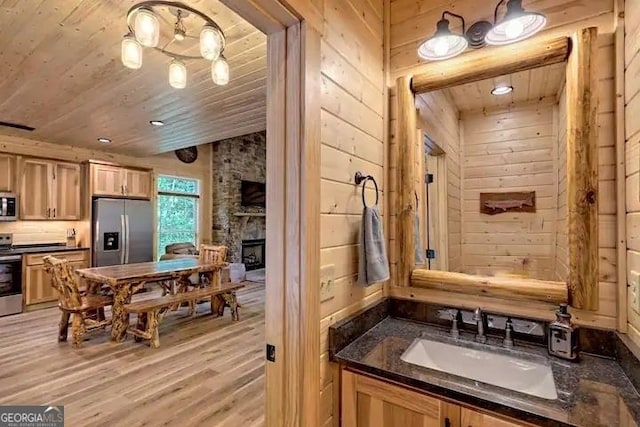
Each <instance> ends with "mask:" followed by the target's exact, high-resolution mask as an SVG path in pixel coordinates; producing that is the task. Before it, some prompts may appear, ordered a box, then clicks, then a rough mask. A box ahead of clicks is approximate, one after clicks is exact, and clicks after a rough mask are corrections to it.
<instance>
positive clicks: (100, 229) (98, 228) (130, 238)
mask: <svg viewBox="0 0 640 427" xmlns="http://www.w3.org/2000/svg"><path fill="white" fill-rule="evenodd" d="M153 223H154V221H153V205H152V204H151V202H149V201H147V200H130V199H95V200H94V201H93V228H92V230H93V264H92V265H93V266H95V267H101V266H104V265H118V264H134V263H137V262H148V261H153Z"/></svg>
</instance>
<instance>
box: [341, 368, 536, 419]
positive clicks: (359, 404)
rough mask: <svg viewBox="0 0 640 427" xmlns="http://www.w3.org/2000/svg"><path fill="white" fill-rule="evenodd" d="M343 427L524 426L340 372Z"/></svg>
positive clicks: (351, 372)
mask: <svg viewBox="0 0 640 427" xmlns="http://www.w3.org/2000/svg"><path fill="white" fill-rule="evenodd" d="M341 384H342V409H341V420H342V422H341V424H340V425H341V426H342V427H526V426H531V424H526V423H522V424H521V423H517V422H513V421H508V420H505V419H502V418H496V417H494V416H491V415H488V414H484V413H482V412H478V411H475V410H473V409H468V408H465V407H463V406H460V405H458V404H456V403H451V402H447V401H444V400H441V399H439V398H437V397H434V396H430V395H427V394H425V393H421V392H419V391H415V390H413V389H410V388H407V387H403V386H400V385H396V384H392V383H389V382H386V381H383V380H379V379H377V378H372V377H370V376H368V375H363V374H359V373H356V372H353V371H350V370H346V369H343V370H342V380H341Z"/></svg>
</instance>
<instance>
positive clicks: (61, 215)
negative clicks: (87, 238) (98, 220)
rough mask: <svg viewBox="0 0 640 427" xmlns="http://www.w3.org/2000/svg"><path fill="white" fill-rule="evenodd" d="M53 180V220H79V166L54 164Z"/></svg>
mask: <svg viewBox="0 0 640 427" xmlns="http://www.w3.org/2000/svg"><path fill="white" fill-rule="evenodd" d="M53 178H54V188H55V196H54V200H55V203H54V204H53V210H52V217H53V219H61V220H70V219H74V220H78V219H81V208H80V206H81V202H80V165H78V164H73V163H56V164H55V169H54V173H53Z"/></svg>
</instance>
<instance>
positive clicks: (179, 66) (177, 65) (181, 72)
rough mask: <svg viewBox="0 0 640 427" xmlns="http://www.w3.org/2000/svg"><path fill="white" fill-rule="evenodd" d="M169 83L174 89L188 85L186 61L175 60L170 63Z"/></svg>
mask: <svg viewBox="0 0 640 427" xmlns="http://www.w3.org/2000/svg"><path fill="white" fill-rule="evenodd" d="M169 84H170V85H171V87H173V88H174V89H184V88H185V87H186V86H187V67H186V66H185V65H184V62H182V61H178V60H175V59H174V60H173V61H171V64H170V65H169Z"/></svg>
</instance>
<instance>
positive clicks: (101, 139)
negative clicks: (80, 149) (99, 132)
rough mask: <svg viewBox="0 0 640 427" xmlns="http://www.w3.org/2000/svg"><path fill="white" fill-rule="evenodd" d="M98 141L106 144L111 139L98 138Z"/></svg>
mask: <svg viewBox="0 0 640 427" xmlns="http://www.w3.org/2000/svg"><path fill="white" fill-rule="evenodd" d="M98 142H104V143H105V144H106V143H109V142H111V140H110V139H109V138H98Z"/></svg>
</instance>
